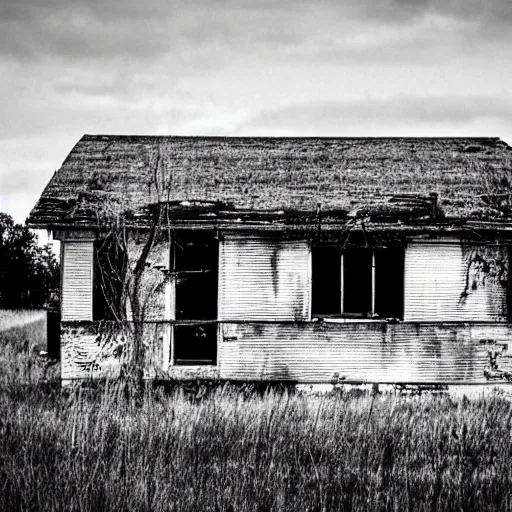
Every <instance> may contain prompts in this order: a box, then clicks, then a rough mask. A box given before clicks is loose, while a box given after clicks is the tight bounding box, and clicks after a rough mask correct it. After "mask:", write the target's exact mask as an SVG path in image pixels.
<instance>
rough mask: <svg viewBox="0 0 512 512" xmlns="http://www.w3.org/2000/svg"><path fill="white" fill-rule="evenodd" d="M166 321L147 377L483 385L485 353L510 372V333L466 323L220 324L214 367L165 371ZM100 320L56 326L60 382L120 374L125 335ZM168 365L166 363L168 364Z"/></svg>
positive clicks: (150, 334)
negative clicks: (496, 354)
mask: <svg viewBox="0 0 512 512" xmlns="http://www.w3.org/2000/svg"><path fill="white" fill-rule="evenodd" d="M169 328H170V324H168V323H162V322H148V323H147V325H146V346H147V347H148V357H147V365H146V376H147V377H151V378H162V379H166V378H184V379H187V378H192V379H195V378H198V377H205V378H206V377H208V378H221V379H230V380H269V379H270V380H286V381H296V382H302V383H308V382H309V383H318V382H331V381H333V380H338V379H339V380H340V381H346V382H388V383H390V382H409V383H434V382H436V383H450V382H452V383H469V382H471V383H478V382H481V383H483V382H486V380H485V377H484V370H485V369H486V368H489V352H490V351H495V350H497V351H498V352H499V353H500V354H501V356H500V357H499V358H498V364H499V367H500V369H504V370H507V371H510V370H511V369H512V345H510V340H511V336H512V329H511V328H510V327H509V326H508V325H506V324H485V323H475V324H464V323H445V324H440V323H432V324H428V323H423V324H419V323H402V324H387V323H385V322H359V323H321V322H303V323H261V322H251V323H246V324H240V323H222V324H220V327H219V331H220V333H219V334H220V336H219V365H218V366H217V367H196V368H191V367H174V368H172V367H170V368H167V367H166V365H165V363H166V358H165V357H164V355H163V354H164V352H165V344H166V336H167V335H168V329H169ZM108 333H109V328H108V327H107V328H106V326H105V324H100V323H99V322H94V323H87V324H84V323H70V322H67V323H64V324H63V326H62V336H61V339H62V355H63V357H62V378H63V379H76V378H88V377H99V376H106V375H111V376H114V375H116V374H117V372H118V371H119V364H120V361H121V353H122V347H123V341H124V338H123V332H122V330H119V331H117V332H116V329H115V326H114V327H113V328H112V330H111V331H110V333H111V334H110V335H109V334H108ZM167 361H168V359H167Z"/></svg>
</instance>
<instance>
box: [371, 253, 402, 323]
mask: <svg viewBox="0 0 512 512" xmlns="http://www.w3.org/2000/svg"><path fill="white" fill-rule="evenodd" d="M375 314H377V315H378V316H380V317H381V318H403V315H404V250H403V249H400V248H396V249H395V248H393V249H382V250H377V251H375Z"/></svg>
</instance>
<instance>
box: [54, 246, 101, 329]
mask: <svg viewBox="0 0 512 512" xmlns="http://www.w3.org/2000/svg"><path fill="white" fill-rule="evenodd" d="M93 248H94V245H93V242H92V241H66V242H65V243H63V244H62V305H61V315H62V320H63V321H66V320H92V279H93V250H94V249H93Z"/></svg>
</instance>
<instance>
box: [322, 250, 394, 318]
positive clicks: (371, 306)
mask: <svg viewBox="0 0 512 512" xmlns="http://www.w3.org/2000/svg"><path fill="white" fill-rule="evenodd" d="M403 276H404V250H403V249H402V248H382V249H367V248H349V249H345V250H343V251H342V250H341V248H340V247H337V246H314V247H313V249H312V314H313V316H345V317H354V318H374V317H379V318H402V317H403V308H404V304H403V296H404V284H403Z"/></svg>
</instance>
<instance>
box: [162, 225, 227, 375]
mask: <svg viewBox="0 0 512 512" xmlns="http://www.w3.org/2000/svg"><path fill="white" fill-rule="evenodd" d="M218 254H219V244H218V240H217V239H216V238H215V237H214V235H213V234H211V233H200V234H198V233H197V232H195V233H192V232H187V233H179V234H177V235H176V237H175V238H174V239H173V242H172V246H171V268H172V271H173V274H174V282H175V318H176V320H178V321H180V320H186V321H188V322H194V325H176V326H175V327H174V335H173V338H174V364H176V365H215V364H217V324H216V323H212V324H201V321H204V320H216V319H217V295H218V274H219V271H218V266H219V261H218V260H219V256H218ZM195 321H197V323H195Z"/></svg>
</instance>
